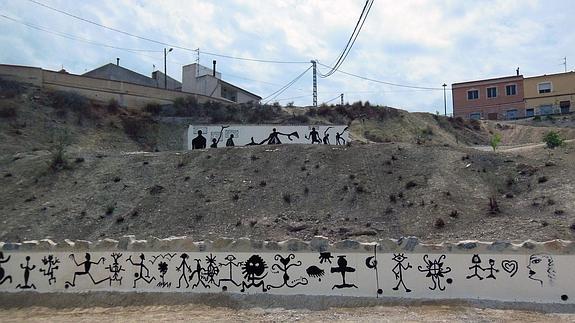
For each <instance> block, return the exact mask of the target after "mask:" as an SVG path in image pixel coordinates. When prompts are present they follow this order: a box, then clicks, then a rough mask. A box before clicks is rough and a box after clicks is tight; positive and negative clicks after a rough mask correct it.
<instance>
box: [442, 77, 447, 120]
mask: <svg viewBox="0 0 575 323" xmlns="http://www.w3.org/2000/svg"><path fill="white" fill-rule="evenodd" d="M446 86H447V84H445V83H443V109H445V116H446V117H447V99H446V97H445V87H446Z"/></svg>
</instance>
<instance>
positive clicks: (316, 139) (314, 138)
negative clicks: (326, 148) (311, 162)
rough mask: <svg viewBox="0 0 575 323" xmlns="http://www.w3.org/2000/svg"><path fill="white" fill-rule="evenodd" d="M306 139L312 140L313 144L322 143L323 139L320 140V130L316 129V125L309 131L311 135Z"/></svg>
mask: <svg viewBox="0 0 575 323" xmlns="http://www.w3.org/2000/svg"><path fill="white" fill-rule="evenodd" d="M305 139H309V140H311V144H312V145H313V144H315V143H318V144H321V140H319V132H317V130H315V127H314V128H311V131H310V133H309V137H308V136H305Z"/></svg>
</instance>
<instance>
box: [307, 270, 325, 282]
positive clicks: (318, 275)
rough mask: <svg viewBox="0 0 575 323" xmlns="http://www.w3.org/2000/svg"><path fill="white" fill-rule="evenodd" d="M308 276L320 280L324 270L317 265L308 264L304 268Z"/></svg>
mask: <svg viewBox="0 0 575 323" xmlns="http://www.w3.org/2000/svg"><path fill="white" fill-rule="evenodd" d="M305 272H306V273H307V275H308V276H309V277H314V278H317V280H318V281H321V278H322V277H323V275H325V270H323V269H321V268H319V267H318V266H309V267H307V269H306V270H305Z"/></svg>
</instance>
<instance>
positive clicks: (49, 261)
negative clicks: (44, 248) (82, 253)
mask: <svg viewBox="0 0 575 323" xmlns="http://www.w3.org/2000/svg"><path fill="white" fill-rule="evenodd" d="M42 263H43V264H44V266H47V267H46V268H40V272H41V273H43V274H44V276H48V285H52V282H54V283H56V277H54V271H55V270H58V266H56V265H57V264H59V263H60V260H59V259H58V258H56V257H54V256H53V255H48V257H46V256H44V258H42Z"/></svg>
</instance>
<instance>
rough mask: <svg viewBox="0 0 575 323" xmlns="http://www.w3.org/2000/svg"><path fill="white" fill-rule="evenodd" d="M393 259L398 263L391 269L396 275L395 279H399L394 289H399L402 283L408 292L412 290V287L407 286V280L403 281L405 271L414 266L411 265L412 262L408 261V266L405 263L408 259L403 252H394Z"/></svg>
mask: <svg viewBox="0 0 575 323" xmlns="http://www.w3.org/2000/svg"><path fill="white" fill-rule="evenodd" d="M392 259H393V261H395V262H396V264H395V267H393V269H392V270H391V272H393V274H394V275H395V280H397V285H395V287H393V288H392V289H393V290H398V289H399V285H401V286H403V289H405V292H407V293H409V292H411V289H409V288H407V286H405V282H404V281H403V271H404V270H408V269H409V268H413V267H411V264H410V263H409V262H407V266H404V265H403V261H404V260H405V259H407V257H406V256H405V255H404V254H402V253H398V254H393V258H392Z"/></svg>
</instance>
